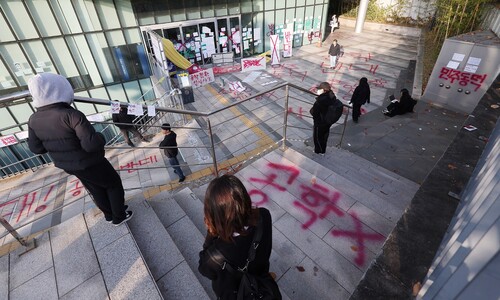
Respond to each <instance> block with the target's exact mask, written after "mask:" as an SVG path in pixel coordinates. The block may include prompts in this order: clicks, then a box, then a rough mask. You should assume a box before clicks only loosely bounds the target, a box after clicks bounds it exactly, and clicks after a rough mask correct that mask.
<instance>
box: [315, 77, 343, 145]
mask: <svg viewBox="0 0 500 300" xmlns="http://www.w3.org/2000/svg"><path fill="white" fill-rule="evenodd" d="M317 93H318V94H319V96H318V97H316V101H315V102H314V104H313V107H312V108H311V110H310V111H309V112H310V113H311V115H312V117H313V140H314V153H317V154H321V155H325V152H326V144H327V142H328V136H329V135H330V127H331V126H332V125H333V124H327V123H326V122H325V121H324V114H325V113H326V111H327V110H328V106H330V105H332V104H335V103H336V100H337V97H335V94H334V93H333V91H332V89H331V87H330V84H329V83H328V82H322V83H320V85H319V86H318V92H317Z"/></svg>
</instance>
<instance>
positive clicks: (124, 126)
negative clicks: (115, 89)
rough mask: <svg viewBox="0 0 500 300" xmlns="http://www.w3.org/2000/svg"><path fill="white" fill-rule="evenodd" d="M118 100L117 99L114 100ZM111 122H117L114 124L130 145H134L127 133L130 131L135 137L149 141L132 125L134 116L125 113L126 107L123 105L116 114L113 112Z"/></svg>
mask: <svg viewBox="0 0 500 300" xmlns="http://www.w3.org/2000/svg"><path fill="white" fill-rule="evenodd" d="M114 101H118V100H114ZM112 117H113V122H114V123H119V124H115V125H116V127H118V128H119V129H120V131H121V133H122V135H123V139H124V140H125V142H126V143H127V144H128V145H129V146H130V147H135V145H134V143H132V141H131V140H130V137H129V136H128V133H129V132H131V133H132V134H133V135H134V136H135V137H138V138H139V139H141V141H143V142H149V141H148V140H147V139H145V138H144V137H143V136H142V134H141V133H140V132H139V130H137V128H136V127H135V125H134V116H133V115H129V114H127V108H126V107H124V106H121V107H120V112H119V113H117V114H113V116H112Z"/></svg>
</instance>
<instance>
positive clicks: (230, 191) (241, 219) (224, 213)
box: [198, 175, 272, 299]
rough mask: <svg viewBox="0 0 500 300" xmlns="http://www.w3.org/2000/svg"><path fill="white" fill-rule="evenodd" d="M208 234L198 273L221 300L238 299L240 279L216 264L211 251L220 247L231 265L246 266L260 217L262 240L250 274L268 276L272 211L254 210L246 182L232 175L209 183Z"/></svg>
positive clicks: (205, 209)
mask: <svg viewBox="0 0 500 300" xmlns="http://www.w3.org/2000/svg"><path fill="white" fill-rule="evenodd" d="M204 214H205V225H206V226H207V235H206V238H205V242H204V244H203V250H202V251H201V252H200V254H199V256H200V260H199V266H198V270H199V271H200V273H201V274H202V275H203V276H205V277H207V278H208V279H210V280H212V288H213V290H214V292H215V294H216V295H217V297H218V299H236V292H237V290H238V286H239V283H240V278H236V277H235V276H234V275H232V274H231V273H230V272H228V271H227V270H224V269H222V266H221V265H219V264H218V263H220V262H217V261H215V260H214V259H213V258H212V257H211V255H210V250H211V248H217V250H219V251H220V252H221V254H222V255H224V257H225V258H226V260H228V261H229V262H230V263H231V265H233V266H237V267H240V268H241V267H244V266H245V264H246V259H247V257H248V250H249V249H250V246H251V244H252V240H253V236H254V233H255V231H256V225H257V223H258V221H259V218H262V226H263V228H262V238H261V241H260V244H259V246H258V247H257V251H256V255H255V259H254V260H253V261H252V262H251V263H250V264H249V265H248V272H249V273H250V274H255V275H263V274H267V273H269V257H270V256H271V248H272V221H271V214H270V213H269V210H267V209H265V208H252V202H251V199H250V195H249V194H248V192H247V190H246V189H245V186H244V185H243V183H242V182H241V181H240V180H239V179H238V178H237V177H236V176H233V175H223V176H221V177H219V178H215V179H214V180H212V182H210V184H209V186H208V188H207V191H206V194H205V200H204Z"/></svg>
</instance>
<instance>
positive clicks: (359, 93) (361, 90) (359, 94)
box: [349, 77, 370, 123]
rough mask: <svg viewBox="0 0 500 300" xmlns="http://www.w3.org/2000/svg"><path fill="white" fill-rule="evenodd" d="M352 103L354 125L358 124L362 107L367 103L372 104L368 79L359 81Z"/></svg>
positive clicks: (363, 78) (364, 78)
mask: <svg viewBox="0 0 500 300" xmlns="http://www.w3.org/2000/svg"><path fill="white" fill-rule="evenodd" d="M351 103H352V120H353V121H354V123H358V118H359V116H361V105H363V104H365V103H370V86H369V85H368V79H367V78H366V77H362V78H361V79H360V80H359V85H358V86H357V87H356V88H355V89H354V93H353V94H352V97H351V101H350V102H349V104H351Z"/></svg>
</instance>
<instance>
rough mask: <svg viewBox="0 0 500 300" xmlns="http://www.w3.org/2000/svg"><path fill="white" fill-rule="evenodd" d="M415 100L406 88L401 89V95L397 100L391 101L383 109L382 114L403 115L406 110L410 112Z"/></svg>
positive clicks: (390, 115)
mask: <svg viewBox="0 0 500 300" xmlns="http://www.w3.org/2000/svg"><path fill="white" fill-rule="evenodd" d="M415 103H416V101H415V100H413V98H412V97H411V96H410V92H409V91H408V90H407V89H402V90H401V97H399V100H397V99H395V100H392V101H391V104H389V106H387V108H386V109H385V110H384V111H383V113H384V115H386V116H389V117H394V116H395V115H403V114H405V113H407V112H412V111H413V107H414V106H415Z"/></svg>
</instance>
